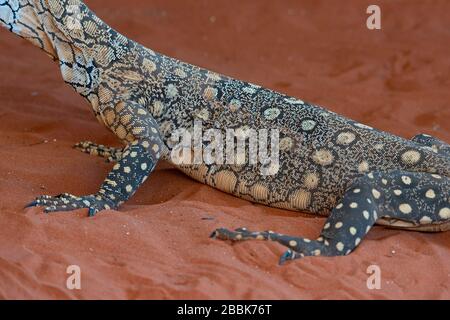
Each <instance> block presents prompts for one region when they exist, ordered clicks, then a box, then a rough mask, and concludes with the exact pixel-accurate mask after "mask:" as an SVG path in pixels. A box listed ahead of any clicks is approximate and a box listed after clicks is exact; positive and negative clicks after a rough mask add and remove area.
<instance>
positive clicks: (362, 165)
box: [358, 161, 369, 173]
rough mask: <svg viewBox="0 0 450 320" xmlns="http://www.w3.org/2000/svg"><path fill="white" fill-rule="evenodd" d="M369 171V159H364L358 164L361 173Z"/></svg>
mask: <svg viewBox="0 0 450 320" xmlns="http://www.w3.org/2000/svg"><path fill="white" fill-rule="evenodd" d="M367 171H369V163H368V162H367V161H363V162H361V163H360V164H359V166H358V172H359V173H364V172H367Z"/></svg>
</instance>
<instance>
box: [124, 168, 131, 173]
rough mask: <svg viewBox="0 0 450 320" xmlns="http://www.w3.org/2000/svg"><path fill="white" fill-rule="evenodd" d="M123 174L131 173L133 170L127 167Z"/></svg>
mask: <svg viewBox="0 0 450 320" xmlns="http://www.w3.org/2000/svg"><path fill="white" fill-rule="evenodd" d="M123 172H125V173H130V172H131V168H130V167H125V168H123Z"/></svg>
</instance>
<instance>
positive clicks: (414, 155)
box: [402, 150, 421, 164]
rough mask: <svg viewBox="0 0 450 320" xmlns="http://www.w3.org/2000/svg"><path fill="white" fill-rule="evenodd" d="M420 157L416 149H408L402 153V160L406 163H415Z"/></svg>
mask: <svg viewBox="0 0 450 320" xmlns="http://www.w3.org/2000/svg"><path fill="white" fill-rule="evenodd" d="M420 158H421V154H420V153H419V152H418V151H416V150H409V151H406V152H405V153H403V154H402V161H403V163H406V164H416V163H418V162H419V161H420Z"/></svg>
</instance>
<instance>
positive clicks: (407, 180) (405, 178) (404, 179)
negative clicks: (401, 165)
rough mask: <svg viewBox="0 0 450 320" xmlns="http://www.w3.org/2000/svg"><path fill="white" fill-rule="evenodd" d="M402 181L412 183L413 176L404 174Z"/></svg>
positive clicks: (407, 183)
mask: <svg viewBox="0 0 450 320" xmlns="http://www.w3.org/2000/svg"><path fill="white" fill-rule="evenodd" d="M402 181H403V183H404V184H406V185H410V184H411V182H412V181H411V178H410V177H408V176H402Z"/></svg>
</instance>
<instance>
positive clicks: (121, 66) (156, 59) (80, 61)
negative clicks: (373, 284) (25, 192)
mask: <svg viewBox="0 0 450 320" xmlns="http://www.w3.org/2000/svg"><path fill="white" fill-rule="evenodd" d="M0 25H2V26H3V27H5V28H7V29H9V30H10V31H11V32H13V33H15V34H17V35H19V36H21V37H22V38H25V39H27V40H29V41H30V42H31V43H33V44H34V45H36V46H37V47H39V48H41V49H42V50H44V52H45V53H47V55H49V56H50V57H51V58H52V59H53V60H54V61H56V62H58V64H59V67H60V70H61V74H62V77H63V79H64V81H65V82H66V83H67V84H69V85H70V86H71V87H72V88H73V89H74V90H75V91H76V92H78V93H79V94H80V95H81V96H82V97H84V98H85V100H87V101H88V103H89V104H90V105H91V106H92V109H93V112H94V114H95V116H96V118H97V119H98V121H99V122H100V123H102V124H104V125H105V126H106V127H108V128H109V129H110V130H111V131H112V132H113V133H114V134H116V136H117V137H118V138H119V139H120V141H121V142H123V145H124V147H123V148H113V147H107V146H103V145H98V144H95V143H92V142H88V141H85V142H80V143H78V144H76V145H75V148H77V149H79V150H81V151H83V152H86V153H90V154H94V155H98V156H101V157H105V158H106V159H107V160H108V161H112V162H115V164H114V166H113V168H112V170H111V172H110V173H109V174H108V175H107V177H106V179H105V180H104V182H103V184H102V185H101V186H100V188H99V191H98V192H97V193H96V194H91V195H85V196H75V195H71V194H67V193H63V194H60V195H57V196H48V195H44V196H40V197H38V198H37V199H36V200H35V201H33V202H32V203H30V204H29V205H28V206H27V207H30V206H42V207H44V211H45V212H55V211H70V210H74V209H79V208H88V212H89V215H90V216H93V215H95V214H96V213H97V212H99V211H101V210H104V209H117V208H118V207H119V206H120V205H121V204H123V203H124V202H125V201H127V200H128V199H129V198H130V197H131V196H132V195H133V194H134V193H135V192H136V190H137V189H138V188H139V186H140V185H141V184H142V183H144V181H145V180H146V179H147V177H148V176H149V175H150V173H151V172H152V171H153V170H154V168H155V166H156V164H157V162H158V160H159V159H165V160H167V161H169V162H172V163H173V162H174V161H172V157H171V154H172V151H173V150H174V148H175V146H174V143H173V141H172V139H173V133H174V132H175V131H176V130H178V129H180V128H186V129H187V130H188V132H189V130H192V128H193V124H194V121H201V122H202V125H203V127H204V128H205V129H208V128H215V129H218V130H221V131H225V130H226V129H228V128H233V129H236V130H237V131H238V132H240V134H241V135H244V136H245V132H247V130H249V129H252V128H253V129H276V130H277V132H278V134H279V143H278V144H277V146H276V147H278V150H279V162H278V163H277V164H276V165H274V164H273V163H271V164H267V163H263V164H261V163H258V164H256V165H250V164H248V163H238V164H228V163H209V164H207V163H197V164H175V165H176V166H177V168H179V169H180V170H182V171H183V172H184V173H186V174H187V175H189V176H190V177H192V178H194V179H196V180H198V181H200V182H202V183H205V184H208V185H210V186H212V187H214V188H217V189H219V190H222V191H225V192H227V193H230V194H233V195H235V196H237V197H240V198H243V199H247V200H249V201H252V202H255V203H261V204H265V205H268V206H272V207H277V208H284V209H287V210H294V211H302V212H309V213H311V214H316V215H325V216H328V218H327V220H326V222H325V225H324V226H323V229H322V231H321V234H320V236H319V237H318V238H317V239H307V238H302V237H297V236H288V235H283V234H280V233H276V232H273V231H263V232H252V231H249V230H247V229H245V228H239V229H236V230H228V229H225V228H220V229H217V230H215V231H214V232H213V233H212V235H211V236H212V237H214V238H218V239H222V240H231V241H244V240H248V239H257V240H273V241H277V242H279V243H281V244H282V245H284V246H286V247H287V248H288V249H287V251H286V253H284V254H283V255H282V256H281V258H280V263H283V262H285V261H287V260H292V259H297V258H301V257H304V256H339V255H347V254H349V253H350V252H352V251H353V250H354V249H355V248H356V247H357V246H358V245H359V244H360V243H361V240H362V239H363V238H364V237H365V235H366V234H367V233H368V232H369V230H370V229H371V228H372V226H373V225H374V224H375V223H377V224H380V225H386V226H389V227H396V228H403V229H407V230H418V231H444V230H447V229H449V226H450V146H449V145H448V144H447V143H445V142H443V141H440V140H438V139H436V138H434V137H432V136H429V135H426V134H420V135H417V136H415V137H414V138H412V139H411V140H407V139H404V138H401V137H398V136H395V135H392V134H389V133H386V132H382V131H379V130H377V129H374V128H371V127H369V126H367V125H363V124H361V123H359V122H357V121H354V120H351V119H348V118H345V117H343V116H340V115H338V114H335V113H333V112H331V111H328V110H326V109H324V108H322V107H320V106H317V105H315V104H312V103H308V102H305V101H303V100H300V99H297V98H293V97H289V96H287V95H285V94H282V93H279V92H275V91H272V90H269V89H265V88H263V87H261V86H258V85H255V84H251V83H247V82H243V81H239V80H236V79H232V78H230V77H227V76H224V75H221V74H218V73H216V72H212V71H208V70H205V69H203V68H200V67H197V66H193V65H191V64H188V63H184V62H181V61H178V60H176V59H174V58H171V57H167V56H165V55H162V54H160V53H157V52H155V51H153V50H151V49H148V48H145V47H144V46H142V45H140V44H138V43H136V42H134V41H132V40H130V39H128V38H126V37H125V36H123V35H121V34H120V33H118V32H116V31H115V30H113V29H112V28H111V27H109V26H108V25H107V24H106V23H104V22H103V21H102V20H101V19H99V18H98V17H97V16H96V15H95V14H94V13H93V12H92V11H91V10H90V9H89V8H88V7H87V6H86V5H85V4H84V3H83V2H82V1H80V0H59V1H57V0H0ZM244 138H245V137H244ZM202 143H203V142H202ZM245 155H247V156H248V155H249V154H248V153H247V154H245ZM264 166H268V167H266V169H267V170H268V171H269V173H271V174H265V175H263V174H261V171H260V170H261V168H262V167H264Z"/></svg>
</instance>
